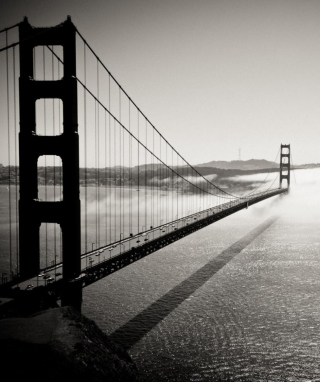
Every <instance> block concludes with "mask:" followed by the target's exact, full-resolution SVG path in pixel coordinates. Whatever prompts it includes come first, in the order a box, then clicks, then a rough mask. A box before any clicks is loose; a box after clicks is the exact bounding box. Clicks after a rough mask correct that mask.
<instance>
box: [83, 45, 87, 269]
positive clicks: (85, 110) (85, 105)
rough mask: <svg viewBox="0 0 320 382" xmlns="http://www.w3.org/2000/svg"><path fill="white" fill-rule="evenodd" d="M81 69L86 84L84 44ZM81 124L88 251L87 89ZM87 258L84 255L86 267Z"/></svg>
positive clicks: (85, 227)
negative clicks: (82, 131) (82, 129)
mask: <svg viewBox="0 0 320 382" xmlns="http://www.w3.org/2000/svg"><path fill="white" fill-rule="evenodd" d="M83 71H84V84H85V86H87V58H86V45H85V44H84V47H83ZM83 119H84V121H83V125H84V237H85V239H84V243H85V253H87V252H88V184H87V179H88V173H87V171H88V170H87V169H88V163H87V91H86V90H85V89H84V92H83ZM87 261H88V258H87V257H86V267H88V264H87Z"/></svg>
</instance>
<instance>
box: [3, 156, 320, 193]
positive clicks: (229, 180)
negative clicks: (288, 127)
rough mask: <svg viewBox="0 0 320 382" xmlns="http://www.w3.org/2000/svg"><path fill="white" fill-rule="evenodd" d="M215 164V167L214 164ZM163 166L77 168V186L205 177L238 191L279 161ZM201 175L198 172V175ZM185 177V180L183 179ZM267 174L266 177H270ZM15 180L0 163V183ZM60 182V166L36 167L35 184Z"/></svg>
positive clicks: (185, 187)
mask: <svg viewBox="0 0 320 382" xmlns="http://www.w3.org/2000/svg"><path fill="white" fill-rule="evenodd" d="M214 166H216V167H214ZM315 167H320V163H317V164H316V163H315V164H304V165H299V166H294V168H295V169H308V168H315ZM172 170H173V172H172V171H171V170H170V168H167V167H165V166H164V165H162V164H156V163H151V164H143V165H140V166H135V167H124V166H114V167H106V168H99V169H97V168H86V169H85V168H80V186H82V187H85V186H87V187H90V186H96V185H99V186H101V187H130V186H131V187H135V188H137V189H139V188H141V187H154V188H159V189H162V190H173V189H177V188H179V189H180V190H181V192H197V191H196V188H197V187H194V186H192V184H197V185H199V182H204V181H205V180H204V179H203V178H202V177H201V176H203V177H205V178H206V179H207V180H209V181H210V182H212V183H214V184H215V185H217V186H219V187H220V188H225V189H229V190H232V191H242V190H248V191H250V190H251V189H254V188H256V186H257V182H261V181H259V180H258V178H257V179H255V178H254V177H252V178H251V177H250V178H249V179H246V178H244V177H242V176H244V175H254V174H263V173H266V174H267V173H276V172H278V171H279V164H277V163H275V162H269V161H267V160H264V159H259V160H258V159H251V160H248V161H231V162H227V161H212V162H208V163H203V164H200V165H196V166H194V170H192V169H191V168H190V167H188V166H178V167H172ZM199 174H200V175H201V176H200V175H199ZM183 179H187V181H185V180H183ZM270 179H271V178H269V179H268V181H270ZM18 183H19V168H17V167H15V166H2V167H1V166H0V184H3V185H8V184H11V185H15V184H18ZM54 184H55V185H60V184H62V168H61V167H53V166H47V167H41V166H39V167H38V185H39V186H41V185H42V186H44V185H48V186H50V185H54Z"/></svg>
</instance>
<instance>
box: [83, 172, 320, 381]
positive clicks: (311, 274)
mask: <svg viewBox="0 0 320 382" xmlns="http://www.w3.org/2000/svg"><path fill="white" fill-rule="evenodd" d="M295 177H296V183H295V178H294V177H292V187H291V190H290V193H289V195H285V196H277V197H274V198H272V199H270V200H267V201H264V202H262V203H259V204H258V205H255V206H252V207H249V209H248V210H244V211H240V212H238V213H236V214H235V215H233V216H230V217H227V218H225V219H223V220H222V221H220V222H217V223H214V224H213V225H211V226H209V227H207V228H205V229H202V230H201V231H199V232H197V233H194V234H192V235H190V236H189V237H186V238H184V239H182V240H180V241H178V242H177V243H174V244H172V245H170V246H168V247H166V248H163V249H162V250H160V251H158V252H156V253H154V254H152V255H150V256H148V257H147V258H144V259H142V260H139V261H138V262H136V263H134V264H132V265H130V266H129V267H126V268H124V269H122V270H120V271H118V272H116V273H115V274H112V275H110V276H108V277H106V278H105V279H103V280H101V281H99V282H97V283H96V284H93V285H91V286H89V287H87V288H85V289H84V301H83V313H84V314H85V315H86V316H87V317H89V318H92V319H94V320H95V321H96V323H97V324H98V325H99V327H100V328H101V329H102V330H103V331H104V332H105V333H107V334H108V335H110V336H111V338H112V339H113V340H115V341H117V342H119V343H121V344H122V345H123V346H125V347H126V348H127V349H128V351H129V354H130V355H131V357H132V359H133V360H134V361H135V363H136V364H137V366H138V368H139V371H140V374H141V376H142V377H143V379H144V380H145V381H317V380H319V381H320V365H319V361H320V258H319V256H320V236H319V232H320V230H319V229H320V197H319V190H320V170H319V169H314V170H300V171H296V172H295Z"/></svg>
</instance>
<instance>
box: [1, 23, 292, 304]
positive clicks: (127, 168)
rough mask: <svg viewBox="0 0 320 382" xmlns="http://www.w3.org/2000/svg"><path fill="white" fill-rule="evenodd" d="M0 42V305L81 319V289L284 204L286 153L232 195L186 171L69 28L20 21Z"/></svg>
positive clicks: (194, 169)
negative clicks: (276, 202)
mask: <svg viewBox="0 0 320 382" xmlns="http://www.w3.org/2000/svg"><path fill="white" fill-rule="evenodd" d="M0 37H1V38H2V40H1V42H2V43H3V45H2V48H1V49H0V55H1V56H0V59H1V60H2V64H3V65H2V67H3V68H5V70H4V71H3V72H2V74H1V75H2V78H1V88H2V92H3V97H2V100H4V102H3V104H2V105H0V107H1V115H2V117H1V126H2V129H3V128H4V126H5V129H6V130H2V133H1V135H2V142H5V145H3V148H2V149H3V150H6V151H7V153H6V155H7V162H8V165H7V166H5V167H3V168H2V169H1V170H2V173H1V174H2V177H1V183H0V191H1V208H2V211H4V212H3V213H2V218H1V231H0V237H1V258H0V269H1V276H2V278H1V285H0V296H1V297H3V298H4V297H9V298H10V297H12V298H16V299H20V300H21V299H25V300H26V301H35V300H37V299H38V300H39V299H41V298H42V299H43V296H44V295H45V296H47V298H49V299H50V301H58V300H61V304H62V305H72V306H74V307H75V308H77V309H78V310H80V309H81V301H82V288H84V287H86V286H88V285H90V284H92V283H94V282H96V281H97V280H99V279H101V278H103V277H106V276H107V275H109V274H111V273H114V272H116V271H117V270H119V269H122V268H123V267H125V266H127V265H129V264H131V263H133V262H135V261H137V260H139V259H141V258H143V257H145V256H147V255H149V254H151V253H153V252H155V251H157V250H159V249H161V248H163V247H165V246H167V245H170V244H171V243H173V242H175V241H177V240H179V239H181V238H183V237H185V236H187V235H190V234H192V233H193V232H196V231H197V230H199V229H201V228H204V227H206V226H208V225H209V224H212V223H214V222H216V221H218V220H220V219H222V218H225V217H227V216H229V215H231V214H233V213H235V212H237V211H240V210H242V209H246V208H248V207H249V206H251V205H253V204H256V203H259V202H261V201H263V200H265V199H268V198H271V197H273V196H276V195H280V194H284V193H286V192H288V189H289V186H290V163H292V158H291V153H290V145H282V144H281V146H280V150H279V152H278V155H279V159H280V166H279V171H278V172H277V173H275V174H276V175H277V176H276V177H274V179H271V180H269V181H268V182H267V180H266V179H267V178H268V176H269V175H270V174H272V173H268V174H267V177H266V179H264V181H262V182H261V184H260V185H259V186H258V187H256V188H255V189H253V188H252V187H251V188H249V189H248V190H247V192H246V193H243V192H242V193H241V195H237V194H236V193H233V192H230V191H229V189H226V188H223V187H221V186H219V185H218V184H215V183H214V182H213V180H214V177H213V176H212V174H206V173H205V171H200V169H199V168H197V167H195V166H192V165H191V164H190V163H189V162H188V161H187V160H186V159H185V158H184V157H183V156H182V155H181V154H180V153H179V152H178V151H177V150H175V149H174V147H173V146H172V145H171V144H170V143H169V142H168V141H167V140H166V138H165V137H164V136H163V135H162V134H161V133H160V132H159V130H158V129H157V128H156V127H155V126H154V125H153V124H152V123H151V122H150V120H149V119H148V118H147V117H146V115H145V114H144V113H143V112H142V111H141V110H140V109H139V107H138V106H137V105H136V103H135V102H134V101H133V100H132V99H131V98H130V96H129V95H128V94H127V92H126V91H125V90H124V88H123V87H122V86H121V85H120V83H119V82H118V81H117V80H116V79H115V77H114V76H113V75H112V73H111V72H110V71H109V70H108V68H107V67H106V66H105V64H104V63H103V62H102V61H101V60H100V58H99V56H98V55H97V54H96V53H95V52H94V50H93V49H92V48H91V46H90V45H89V43H88V42H87V41H86V40H85V38H84V37H83V36H82V34H81V33H80V32H79V31H78V29H77V28H76V26H75V25H74V24H73V23H72V21H71V19H70V17H68V18H67V20H66V21H65V22H63V23H61V24H59V25H57V26H54V27H48V28H47V27H46V28H35V27H32V26H31V25H30V24H29V22H28V20H27V18H25V19H24V20H23V21H22V22H21V23H18V24H16V25H13V26H12V27H9V28H5V29H4V30H2V31H0ZM19 125H20V127H19V128H18V126H19ZM273 174H274V173H273ZM210 175H211V176H210ZM283 181H285V186H283ZM39 296H40V297H39ZM41 296H42V297H41Z"/></svg>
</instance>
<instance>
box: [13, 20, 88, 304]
mask: <svg viewBox="0 0 320 382" xmlns="http://www.w3.org/2000/svg"><path fill="white" fill-rule="evenodd" d="M19 38H20V79H19V89H20V133H19V155H20V200H19V220H20V222H19V224H20V227H19V235H20V237H19V240H20V274H21V276H22V277H29V276H30V277H32V276H35V275H36V274H37V272H38V271H39V266H40V244H39V233H40V225H41V223H43V222H47V223H57V224H60V226H61V230H62V252H63V283H64V285H63V293H62V297H61V299H62V305H72V306H74V307H75V308H77V309H78V310H80V309H81V299H82V289H81V287H79V285H78V283H76V282H74V279H75V277H77V276H78V275H79V274H80V267H81V264H80V253H81V248H80V198H79V137H78V106H77V80H76V30H75V27H74V25H73V24H72V22H71V19H70V17H68V19H67V20H66V21H65V22H64V23H62V24H60V25H58V26H56V27H52V28H33V27H32V26H31V25H30V24H29V22H28V20H27V18H25V19H24V21H23V22H22V23H21V24H20V27H19ZM54 45H60V46H62V48H63V61H64V65H63V68H64V69H63V77H62V78H61V79H60V80H56V81H49V80H48V81H36V80H35V79H34V55H33V51H34V48H35V47H37V46H54ZM45 98H50V99H54V98H56V99H60V100H61V101H62V104H63V132H62V134H61V135H56V136H40V135H38V134H37V128H36V124H37V121H36V101H37V100H38V99H45ZM38 123H39V122H38ZM42 155H57V156H59V157H60V158H61V161H62V170H63V180H62V187H63V190H62V191H63V200H62V201H53V202H49V201H39V198H38V176H37V163H38V159H39V157H40V156H42Z"/></svg>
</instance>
